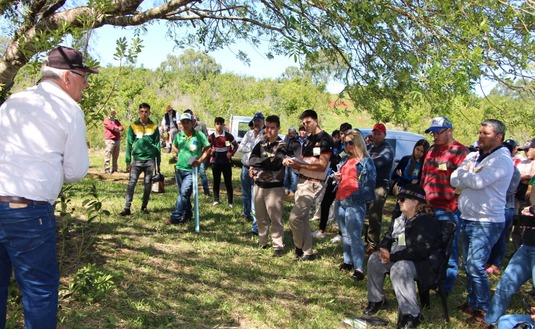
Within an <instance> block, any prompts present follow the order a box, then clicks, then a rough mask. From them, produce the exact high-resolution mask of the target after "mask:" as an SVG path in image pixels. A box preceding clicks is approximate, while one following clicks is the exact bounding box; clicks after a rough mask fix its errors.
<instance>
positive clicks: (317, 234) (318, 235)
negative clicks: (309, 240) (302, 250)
mask: <svg viewBox="0 0 535 329" xmlns="http://www.w3.org/2000/svg"><path fill="white" fill-rule="evenodd" d="M312 237H313V238H315V239H318V240H322V239H325V232H321V231H320V230H317V231H314V232H312Z"/></svg>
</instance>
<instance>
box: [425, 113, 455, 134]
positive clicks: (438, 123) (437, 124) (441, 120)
mask: <svg viewBox="0 0 535 329" xmlns="http://www.w3.org/2000/svg"><path fill="white" fill-rule="evenodd" d="M444 128H453V124H452V123H451V121H450V119H448V118H446V117H436V118H433V120H432V121H431V127H429V128H427V130H426V131H425V133H426V134H427V133H429V132H438V131H440V130H442V129H444Z"/></svg>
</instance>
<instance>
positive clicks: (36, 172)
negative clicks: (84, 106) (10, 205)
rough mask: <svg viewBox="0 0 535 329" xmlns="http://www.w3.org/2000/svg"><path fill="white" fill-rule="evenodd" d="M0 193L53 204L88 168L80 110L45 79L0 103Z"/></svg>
mask: <svg viewBox="0 0 535 329" xmlns="http://www.w3.org/2000/svg"><path fill="white" fill-rule="evenodd" d="M0 131H1V132H2V137H1V138H2V141H1V142H0V196H18V197H23V198H26V199H30V200H37V201H48V202H50V203H54V202H55V201H56V199H57V198H58V195H59V192H60V191H61V187H62V185H63V182H64V181H66V182H76V181H78V180H80V179H82V178H83V177H84V176H85V175H86V173H87V170H88V168H89V155H88V151H87V144H86V136H85V135H86V127H85V121H84V113H83V112H82V110H81V108H80V106H79V105H78V103H76V101H74V100H73V99H72V98H71V97H70V96H69V95H68V94H67V93H66V92H65V91H63V89H61V88H60V87H59V86H58V85H56V84H55V83H54V82H52V81H50V80H45V81H43V82H41V83H40V84H39V85H37V86H34V87H31V88H28V89H26V90H24V91H22V92H19V93H16V94H14V95H12V96H11V97H9V98H8V99H7V100H6V101H5V102H4V104H2V106H1V107H0Z"/></svg>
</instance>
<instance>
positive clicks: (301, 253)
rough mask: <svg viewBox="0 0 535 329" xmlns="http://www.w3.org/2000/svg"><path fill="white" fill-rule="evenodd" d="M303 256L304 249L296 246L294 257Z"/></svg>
mask: <svg viewBox="0 0 535 329" xmlns="http://www.w3.org/2000/svg"><path fill="white" fill-rule="evenodd" d="M302 256H303V249H299V248H295V251H294V257H295V258H296V259H297V258H301V257H302Z"/></svg>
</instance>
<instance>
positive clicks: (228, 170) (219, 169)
mask: <svg viewBox="0 0 535 329" xmlns="http://www.w3.org/2000/svg"><path fill="white" fill-rule="evenodd" d="M221 173H223V179H224V180H225V187H226V189H227V198H228V204H232V203H233V200H234V189H233V188H232V165H231V164H230V163H223V164H220V163H212V175H213V176H214V201H219V188H220V185H221Z"/></svg>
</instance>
